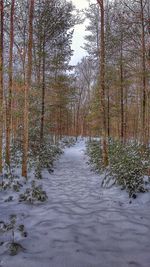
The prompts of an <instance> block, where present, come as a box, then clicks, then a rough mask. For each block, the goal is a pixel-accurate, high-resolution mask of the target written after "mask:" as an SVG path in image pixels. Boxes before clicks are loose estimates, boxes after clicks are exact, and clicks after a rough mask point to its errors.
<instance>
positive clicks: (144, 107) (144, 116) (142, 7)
mask: <svg viewBox="0 0 150 267" xmlns="http://www.w3.org/2000/svg"><path fill="white" fill-rule="evenodd" d="M140 4H141V27H142V87H143V96H142V140H143V144H145V142H146V46H145V24H144V5H143V0H140Z"/></svg>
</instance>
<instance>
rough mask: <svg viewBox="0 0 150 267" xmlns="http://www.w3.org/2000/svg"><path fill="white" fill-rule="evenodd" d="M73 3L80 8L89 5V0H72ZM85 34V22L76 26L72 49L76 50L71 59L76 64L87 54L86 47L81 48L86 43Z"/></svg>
mask: <svg viewBox="0 0 150 267" xmlns="http://www.w3.org/2000/svg"><path fill="white" fill-rule="evenodd" d="M72 2H73V4H74V5H75V6H76V7H77V8H78V9H83V8H87V7H88V1H87V0H72ZM84 35H85V23H83V24H80V25H77V26H75V29H74V35H73V43H72V49H73V50H74V55H73V57H72V59H71V64H72V65H76V64H77V63H78V62H79V61H80V60H81V58H82V57H83V56H85V55H86V52H85V51H84V49H82V48H81V46H83V44H84Z"/></svg>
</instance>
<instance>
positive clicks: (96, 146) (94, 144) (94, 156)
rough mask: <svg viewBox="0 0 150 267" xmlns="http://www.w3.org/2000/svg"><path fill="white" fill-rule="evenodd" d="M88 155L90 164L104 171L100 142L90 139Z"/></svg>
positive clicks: (97, 169) (95, 168) (99, 170)
mask: <svg viewBox="0 0 150 267" xmlns="http://www.w3.org/2000/svg"><path fill="white" fill-rule="evenodd" d="M86 148H87V150H86V151H87V155H88V156H89V164H91V166H92V168H93V169H94V170H96V171H98V172H101V171H102V149H101V145H100V142H98V141H95V140H94V141H90V142H87V146H86Z"/></svg>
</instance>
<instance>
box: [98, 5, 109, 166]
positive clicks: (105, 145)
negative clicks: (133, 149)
mask: <svg viewBox="0 0 150 267" xmlns="http://www.w3.org/2000/svg"><path fill="white" fill-rule="evenodd" d="M97 1H98V4H99V7H100V15H101V33H100V37H101V43H100V100H101V107H102V120H103V125H102V128H103V129H102V138H103V164H104V166H105V167H106V166H107V165H108V136H107V120H106V103H105V102H106V92H105V11H104V1H103V0H97ZM100 112H101V111H100Z"/></svg>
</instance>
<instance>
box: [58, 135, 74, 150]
mask: <svg viewBox="0 0 150 267" xmlns="http://www.w3.org/2000/svg"><path fill="white" fill-rule="evenodd" d="M75 143H76V140H75V138H74V137H69V136H66V137H64V138H63V139H62V140H61V145H62V147H63V148H64V147H71V146H73V145H75Z"/></svg>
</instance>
